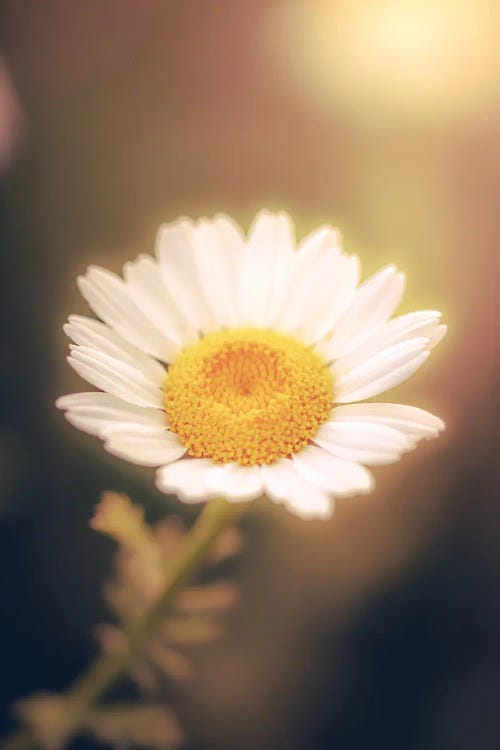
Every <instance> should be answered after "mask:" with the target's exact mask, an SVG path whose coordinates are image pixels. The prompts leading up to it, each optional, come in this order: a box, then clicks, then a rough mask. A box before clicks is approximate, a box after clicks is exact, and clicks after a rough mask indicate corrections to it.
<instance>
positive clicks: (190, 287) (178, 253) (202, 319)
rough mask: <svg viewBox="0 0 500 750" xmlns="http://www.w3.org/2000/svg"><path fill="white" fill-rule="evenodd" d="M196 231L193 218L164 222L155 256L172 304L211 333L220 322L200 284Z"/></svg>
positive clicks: (201, 328) (194, 324)
mask: <svg viewBox="0 0 500 750" xmlns="http://www.w3.org/2000/svg"><path fill="white" fill-rule="evenodd" d="M195 232H196V228H195V226H194V224H193V222H192V221H191V220H190V219H184V218H182V219H178V220H177V221H175V222H173V223H172V224H164V225H163V226H161V227H160V229H159V230H158V234H157V236H156V257H157V258H158V261H159V264H160V268H161V272H162V275H163V281H164V284H165V286H166V288H167V290H168V293H169V295H170V298H171V299H172V301H173V303H174V304H175V305H176V306H177V308H178V309H179V310H181V311H182V313H183V314H184V316H185V317H186V318H187V319H188V320H189V322H190V323H191V325H192V326H193V327H194V328H195V329H196V330H198V331H203V332H208V331H210V330H214V329H215V328H216V327H217V321H216V320H215V319H214V316H213V313H212V312H211V310H210V307H209V306H208V303H207V301H206V299H205V296H204V293H203V290H202V288H201V286H200V281H199V277H198V269H197V267H196V258H195V239H194V237H195Z"/></svg>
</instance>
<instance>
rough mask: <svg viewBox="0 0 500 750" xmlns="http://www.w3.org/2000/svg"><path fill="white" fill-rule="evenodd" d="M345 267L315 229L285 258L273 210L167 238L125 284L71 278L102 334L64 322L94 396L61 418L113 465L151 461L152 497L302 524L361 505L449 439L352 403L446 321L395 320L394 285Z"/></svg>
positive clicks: (73, 319)
mask: <svg viewBox="0 0 500 750" xmlns="http://www.w3.org/2000/svg"><path fill="white" fill-rule="evenodd" d="M359 276H360V265H359V260H358V258H357V257H356V256H353V255H347V254H345V253H344V252H343V251H342V249H341V246H340V238H339V234H338V232H336V231H335V230H334V229H332V228H330V227H322V228H320V229H318V230H316V231H315V232H313V233H312V234H311V235H309V236H308V237H307V238H306V239H305V240H303V241H302V242H301V243H299V245H298V247H297V248H296V247H295V240H294V235H293V225H292V222H291V220H290V218H289V217H288V216H287V215H286V214H283V213H279V214H270V213H268V212H266V211H263V212H261V213H260V214H258V215H257V217H256V218H255V220H254V223H253V225H252V227H251V229H250V232H249V235H248V237H245V236H244V235H243V234H242V232H241V230H240V228H239V227H238V226H237V225H236V224H235V223H234V222H233V221H232V220H231V219H230V218H229V217H227V216H222V215H218V216H215V217H214V218H213V219H211V220H207V219H202V220H200V221H198V222H196V223H195V222H192V221H190V220H188V219H179V220H178V221H176V222H174V223H173V224H167V225H164V226H162V227H161V228H160V230H159V232H158V236H157V240H156V257H152V256H149V255H141V256H139V258H137V259H136V260H135V261H133V262H131V263H127V264H126V265H125V267H124V273H123V279H122V278H120V277H118V276H116V275H115V274H112V273H110V272H109V271H106V270H104V269H102V268H98V267H95V266H91V267H90V268H89V269H88V271H87V273H86V274H85V276H81V277H80V278H79V279H78V285H79V288H80V291H81V292H82V294H83V296H84V297H85V299H86V300H87V302H88V303H89V304H90V306H91V307H92V309H93V310H94V312H95V313H96V314H97V315H98V316H99V318H101V320H102V321H103V322H98V321H96V320H93V319H90V318H85V317H81V316H77V315H72V316H70V318H69V322H68V323H67V324H66V326H65V332H66V333H67V335H68V336H69V337H70V338H71V339H72V341H73V342H74V343H73V345H72V346H71V354H70V356H69V358H68V360H69V362H70V364H71V365H72V367H73V368H74V369H75V370H76V371H77V372H78V373H79V374H80V375H81V376H82V377H83V378H84V379H85V380H87V381H88V382H89V383H91V384H92V385H93V386H95V387H96V388H99V389H101V391H99V392H91V393H79V394H73V395H70V396H64V397H62V398H61V399H59V401H58V402H57V405H58V406H59V407H60V408H62V409H65V410H66V417H67V419H68V420H69V421H70V422H71V423H72V424H73V425H75V426H76V427H78V428H79V429H82V430H84V431H86V432H89V433H90V434H93V435H97V436H98V437H100V438H101V439H102V440H103V441H104V446H105V448H106V449H107V450H108V451H109V452H110V453H113V454H114V455H117V456H119V457H121V458H124V459H126V460H128V461H131V462H133V463H137V464H141V465H145V466H158V467H159V469H158V472H157V486H158V487H159V489H160V490H162V491H164V492H175V493H177V494H178V495H179V497H180V498H181V499H182V500H185V501H187V502H192V501H194V502H196V501H200V500H204V499H207V498H209V497H211V496H215V495H222V496H225V497H226V498H228V499H232V500H235V501H239V500H250V499H252V498H254V497H257V496H258V495H260V494H266V495H268V496H269V497H270V498H271V499H273V500H275V501H277V502H284V503H285V504H286V505H287V506H288V507H289V508H290V509H292V510H293V511H295V512H296V513H298V514H299V515H301V516H304V517H327V516H329V515H330V514H331V512H332V510H333V502H334V498H336V497H345V496H348V495H354V494H358V493H366V492H369V491H370V490H371V489H372V487H373V478H372V475H371V473H370V472H369V471H368V469H367V468H366V466H370V465H381V464H387V463H392V462H394V461H396V460H398V459H399V458H400V456H401V455H402V454H403V453H404V452H406V451H408V450H410V449H412V448H413V447H415V445H416V443H417V442H418V440H420V439H421V438H431V437H434V436H436V435H437V434H438V432H439V431H440V430H442V429H443V428H444V425H443V423H442V421H441V420H440V419H438V418H437V417H435V416H433V415H431V414H429V413H428V412H425V411H423V410H422V409H417V408H415V407H412V406H403V405H399V404H384V403H358V402H364V400H365V399H369V398H372V397H373V396H377V395H379V394H380V393H382V392H384V391H386V390H387V389H389V388H391V387H393V386H395V385H398V384H399V383H400V382H402V381H403V380H405V379H406V378H408V377H409V376H410V375H411V374H413V372H415V370H416V369H417V368H418V367H420V366H421V365H422V364H423V363H424V362H425V360H426V359H427V357H428V356H429V352H430V350H431V349H432V347H433V346H435V345H436V344H437V343H438V342H439V341H440V340H441V338H442V337H443V335H444V333H445V331H446V328H445V326H443V325H441V324H440V322H439V321H440V313H438V312H435V311H432V310H431V311H420V312H416V313H411V314H408V315H402V316H400V317H396V318H392V317H391V316H392V315H393V313H394V312H395V310H396V308H397V306H398V304H399V302H400V299H401V297H402V294H403V290H404V281H405V279H404V275H403V274H401V273H399V272H397V270H396V269H395V268H394V266H388V267H386V268H384V269H382V270H381V271H379V272H378V273H376V274H375V275H374V276H372V277H371V278H369V279H368V280H367V281H365V282H364V283H362V284H359V280H360V279H359Z"/></svg>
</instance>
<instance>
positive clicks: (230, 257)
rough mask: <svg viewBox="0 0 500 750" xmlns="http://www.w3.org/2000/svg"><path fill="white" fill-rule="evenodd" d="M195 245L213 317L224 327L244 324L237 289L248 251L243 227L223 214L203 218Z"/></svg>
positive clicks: (205, 292) (197, 260)
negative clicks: (243, 257) (241, 267)
mask: <svg viewBox="0 0 500 750" xmlns="http://www.w3.org/2000/svg"><path fill="white" fill-rule="evenodd" d="M194 244H195V260H196V266H197V273H198V280H199V284H200V287H201V288H202V290H203V293H204V295H205V298H206V300H207V302H208V305H209V307H210V309H211V312H212V316H213V318H214V319H215V320H217V322H218V323H219V324H220V325H227V326H238V325H240V324H241V314H240V310H239V304H238V293H237V286H238V279H239V267H240V264H241V259H242V255H243V249H244V237H243V234H242V232H241V230H240V228H239V227H238V225H237V224H235V222H233V221H232V219H230V218H229V217H228V216H224V215H222V214H219V215H217V216H215V217H214V218H213V219H212V220H208V219H202V220H200V221H199V222H198V224H197V226H196V231H195V235H194Z"/></svg>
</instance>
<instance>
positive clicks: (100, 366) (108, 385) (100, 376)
mask: <svg viewBox="0 0 500 750" xmlns="http://www.w3.org/2000/svg"><path fill="white" fill-rule="evenodd" d="M68 362H69V363H70V365H71V366H72V367H73V369H74V370H76V372H77V373H78V374H79V375H80V376H81V377H82V378H84V379H85V380H87V382H89V383H91V384H92V385H94V386H95V387H96V388H100V389H101V390H103V391H107V392H108V393H112V394H113V395H114V396H117V397H118V398H121V399H123V400H124V401H127V402H129V403H131V404H136V405H137V406H152V407H154V408H158V409H161V408H162V406H163V394H162V391H161V389H160V388H157V387H155V386H154V385H152V384H151V383H150V382H148V381H147V380H146V378H145V377H144V376H143V375H142V376H141V373H140V372H139V371H137V370H135V369H134V368H133V367H131V366H130V365H128V364H126V363H124V362H120V361H119V360H116V359H113V358H112V357H109V356H108V355H106V354H104V353H102V352H96V351H95V350H93V349H88V347H77V348H76V349H75V350H74V351H72V352H71V355H70V356H69V357H68Z"/></svg>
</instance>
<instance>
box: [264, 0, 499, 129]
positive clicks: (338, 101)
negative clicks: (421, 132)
mask: <svg viewBox="0 0 500 750" xmlns="http://www.w3.org/2000/svg"><path fill="white" fill-rule="evenodd" d="M271 27H272V29H271ZM270 29H271V31H270V33H268V34H267V37H268V39H269V40H271V39H272V47H270V50H271V54H273V53H274V55H275V56H276V59H277V60H278V62H279V63H281V64H284V67H285V70H286V72H287V74H288V76H289V77H290V78H291V79H292V80H293V81H294V82H295V84H296V85H297V86H298V87H299V88H300V90H301V92H302V93H303V95H304V96H305V97H308V98H310V99H311V101H312V102H314V103H315V104H316V106H319V107H321V108H323V109H325V108H326V109H328V110H330V111H334V112H335V113H337V114H346V115H349V116H351V117H352V118H355V119H357V122H358V124H359V126H360V127H362V126H363V125H364V126H366V127H367V128H372V127H373V125H374V121H379V120H382V121H383V120H384V118H386V119H395V118H401V117H402V118H417V121H418V119H421V120H424V121H425V122H426V123H427V122H429V121H434V122H435V124H436V125H439V124H440V125H443V124H445V125H448V124H450V122H453V121H454V122H458V123H461V124H463V120H464V118H465V119H466V120H467V119H468V118H470V117H478V116H480V115H481V114H483V113H484V112H488V113H489V112H491V107H492V105H493V104H494V105H495V106H497V105H498V103H499V98H500V97H499V87H498V79H499V74H500V6H497V5H495V4H494V3H490V2H487V1H486V0H479V1H478V2H476V3H471V2H469V1H468V0H445V1H439V0H381V1H380V2H376V3H367V2H360V0H335V2H334V1H333V0H317V2H315V3H302V2H298V1H297V0H292V1H291V2H290V1H288V2H285V3H282V4H281V5H279V6H278V12H277V13H276V15H275V16H274V20H272V21H271V23H270ZM270 29H268V31H269V30H270Z"/></svg>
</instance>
